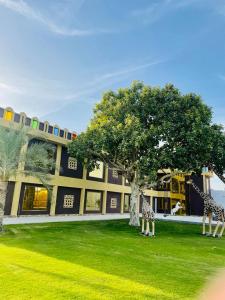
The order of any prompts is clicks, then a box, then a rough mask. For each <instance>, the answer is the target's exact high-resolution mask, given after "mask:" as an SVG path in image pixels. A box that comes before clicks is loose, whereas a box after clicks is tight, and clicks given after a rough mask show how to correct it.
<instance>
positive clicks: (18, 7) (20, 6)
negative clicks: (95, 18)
mask: <svg viewBox="0 0 225 300" xmlns="http://www.w3.org/2000/svg"><path fill="white" fill-rule="evenodd" d="M0 5H2V6H4V7H6V8H8V9H10V10H12V11H14V12H16V13H18V14H20V15H22V16H24V17H26V18H29V19H32V20H35V21H36V22H38V23H40V24H42V25H43V26H45V27H46V28H47V29H48V30H49V31H51V32H53V33H55V34H57V35H62V36H71V37H73V36H88V35H93V34H100V33H108V32H110V31H107V30H104V29H95V30H82V29H76V28H72V29H69V28H65V27H64V26H59V25H57V24H55V23H54V22H53V21H52V20H51V19H49V18H47V17H45V16H44V15H43V14H41V13H40V12H39V11H38V10H35V9H34V8H32V7H31V6H29V5H28V4H27V3H26V2H25V1H24V0H0Z"/></svg>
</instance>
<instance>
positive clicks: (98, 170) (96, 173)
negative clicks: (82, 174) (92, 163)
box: [89, 161, 104, 179]
mask: <svg viewBox="0 0 225 300" xmlns="http://www.w3.org/2000/svg"><path fill="white" fill-rule="evenodd" d="M98 165H99V166H98V168H97V167H95V168H94V170H93V171H91V172H89V177H94V178H100V179H102V178H103V175H104V165H103V162H100V161H98Z"/></svg>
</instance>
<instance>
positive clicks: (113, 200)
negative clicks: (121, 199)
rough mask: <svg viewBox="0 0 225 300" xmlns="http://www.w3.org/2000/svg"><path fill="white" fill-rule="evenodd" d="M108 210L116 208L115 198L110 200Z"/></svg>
mask: <svg viewBox="0 0 225 300" xmlns="http://www.w3.org/2000/svg"><path fill="white" fill-rule="evenodd" d="M110 208H117V198H111V201H110Z"/></svg>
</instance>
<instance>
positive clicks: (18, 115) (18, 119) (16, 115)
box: [14, 114, 20, 123]
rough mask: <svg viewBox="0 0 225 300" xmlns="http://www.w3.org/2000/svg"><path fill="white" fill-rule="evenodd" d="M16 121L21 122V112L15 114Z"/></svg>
mask: <svg viewBox="0 0 225 300" xmlns="http://www.w3.org/2000/svg"><path fill="white" fill-rule="evenodd" d="M14 122H16V123H19V122H20V114H14Z"/></svg>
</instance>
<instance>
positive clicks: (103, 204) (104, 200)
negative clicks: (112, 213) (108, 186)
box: [102, 191, 107, 215]
mask: <svg viewBox="0 0 225 300" xmlns="http://www.w3.org/2000/svg"><path fill="white" fill-rule="evenodd" d="M106 201H107V191H103V199H102V214H103V215H105V214H106Z"/></svg>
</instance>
